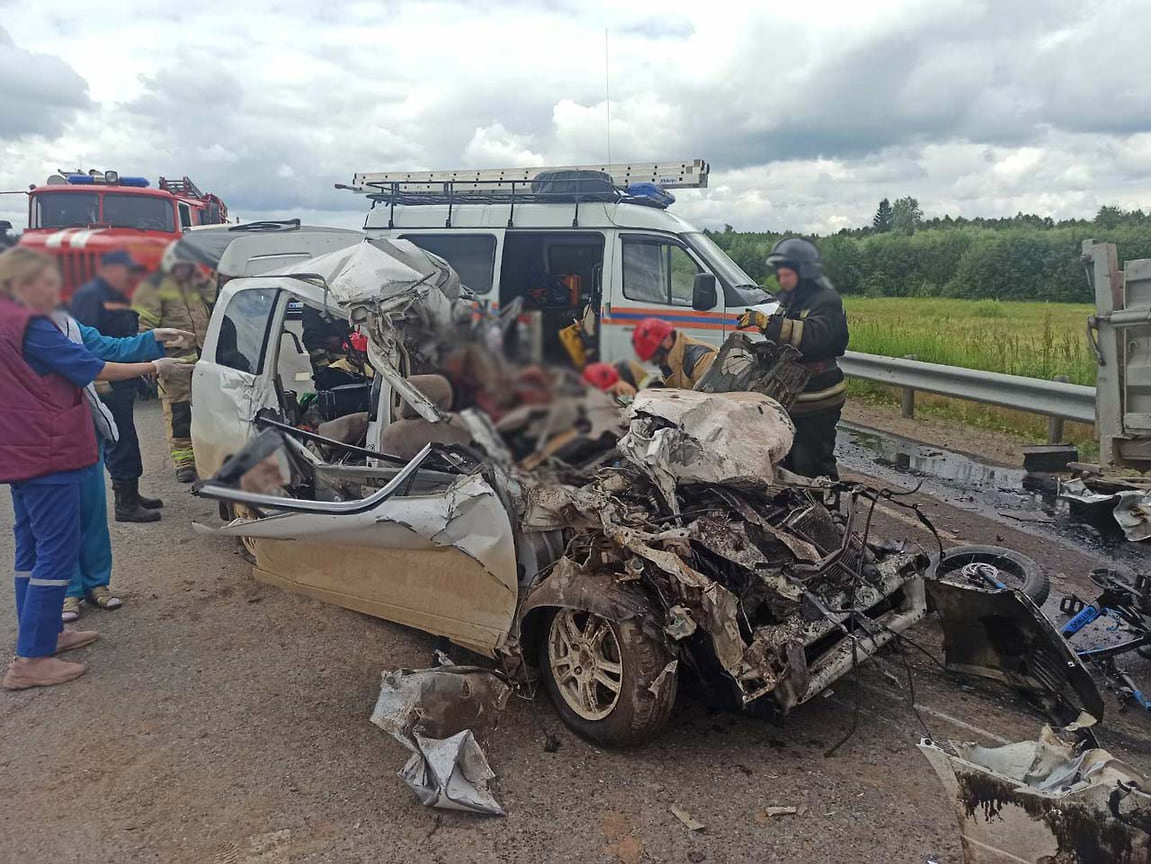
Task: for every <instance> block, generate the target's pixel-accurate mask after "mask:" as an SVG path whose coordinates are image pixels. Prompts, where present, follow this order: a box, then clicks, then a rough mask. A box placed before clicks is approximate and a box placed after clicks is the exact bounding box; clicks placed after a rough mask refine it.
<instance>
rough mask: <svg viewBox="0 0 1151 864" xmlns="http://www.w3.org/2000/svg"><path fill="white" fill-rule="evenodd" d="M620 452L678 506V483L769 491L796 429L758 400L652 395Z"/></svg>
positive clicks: (751, 396)
mask: <svg viewBox="0 0 1151 864" xmlns="http://www.w3.org/2000/svg"><path fill="white" fill-rule="evenodd" d="M626 417H627V419H628V421H629V423H630V428H629V429H628V433H627V434H626V435H625V436H624V437H623V438H622V439H621V440H620V442H619V445H618V446H619V452H620V454H621V455H622V456H624V458H626V459H628V460H629V461H630V462H632V463H633V464H634V465H636V466H637V467H638V468H639V469H640V470H642V471H643V472H644V473H645V474H647V475H648V477H649V478H650V479H651V480H652V482H654V483H655V484H656V486H658V487H659V490H660V492H662V493H663V496H664V500H666V501H668V502H672V501H674V500H675V487H676V483H677V482H689V483H690V482H695V483H718V484H725V483H726V484H732V485H737V486H739V485H750V486H755V487H765V486H770V485H771V484H772V483H773V482H774V480H775V466H776V465H778V464H779V463H780V462H781V461H782V460H783V458H784V456H786V455H787V453H788V451H789V450H790V449H791V443H792V439H793V438H794V437H795V426H794V425H793V424H792V422H791V419H790V418H789V417H788V416H787V412H786V411H784V410H783V407H782V406H781V405H780V404H779V403H778V402H776V401H775V400H774V399H771V398H770V397H768V396H764V395H762V394H760V393H722V394H716V393H697V392H695V391H693V390H671V389H667V390H664V389H658V390H647V391H644V392H642V393H640V394H639V395H638V396H636V398H635V401H634V402H633V403H632V404H631V407H630V408H629V409H628V412H627V415H626Z"/></svg>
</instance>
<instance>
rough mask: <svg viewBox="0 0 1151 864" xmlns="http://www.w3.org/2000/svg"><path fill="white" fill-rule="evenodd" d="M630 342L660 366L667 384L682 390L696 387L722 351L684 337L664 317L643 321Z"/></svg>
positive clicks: (638, 352) (638, 353)
mask: <svg viewBox="0 0 1151 864" xmlns="http://www.w3.org/2000/svg"><path fill="white" fill-rule="evenodd" d="M631 345H632V347H633V348H634V349H635V353H636V356H637V357H639V359H640V360H642V361H643V362H644V363H652V364H654V365H656V366H658V367H659V370H660V373H661V374H662V375H663V381H662V383H663V386H664V387H675V388H677V389H679V390H691V389H693V388H694V387H695V385H696V384H698V383H699V381H700V379H701V378H703V376H704V375H706V374H707V370H708V369H710V368H711V364H712V363H713V362H715V356H716V354H718V353H719V350H718V349H717V348H716V347H715V346H714V345H709V344H708V343H706V342H701V341H700V340H698V339H692V338H691V337H690V336H685V335H684V334H683V333H680V332H679V331H677V330H676V329H675V328H674V327H672V326H671V324H669V323H668V322H667V321H664V320H663V319H662V318H644V319H643V320H642V321H640V322H639V324H638V325H636V328H635V332H633V333H632V334H631ZM649 386H650V385H649Z"/></svg>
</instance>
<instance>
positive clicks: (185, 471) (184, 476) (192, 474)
mask: <svg viewBox="0 0 1151 864" xmlns="http://www.w3.org/2000/svg"><path fill="white" fill-rule="evenodd" d="M198 479H200V478H199V476H198V475H197V474H196V465H195V463H192V464H191V465H180V466H178V467H177V468H176V482H178V483H195V482H196V481H197V480H198Z"/></svg>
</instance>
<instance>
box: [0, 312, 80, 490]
mask: <svg viewBox="0 0 1151 864" xmlns="http://www.w3.org/2000/svg"><path fill="white" fill-rule="evenodd" d="M36 317H41V316H37V315H36V314H35V313H34V312H32V311H31V310H29V309H25V308H24V307H23V306H20V305H18V304H16V303H13V302H12V301H11V300H9V299H8V298H7V297H0V483H17V482H19V481H21V480H31V479H32V478H33V477H43V476H44V475H45V474H55V473H56V472H58V471H74V470H76V469H78V468H87V467H88V466H89V465H92V464H94V463H95V462H96V433H95V430H94V429H93V428H92V416H91V413H90V412H89V410H88V403H87V402H86V401H85V400H84V392H83V390H81V389H80V388H79V387H75V386H73V385H72V384H71V382H69V381H68V380H67V379H66V378H64V377H62V376H60V375H55V374H50V375H39V374H37V373H36V371H35V370H33V369H32V367H31V366H29V365H28V364H27V363H25V362H24V333H25V331H26V330H27V329H28V324H29V322H30V321H31V320H32V319H33V318H36Z"/></svg>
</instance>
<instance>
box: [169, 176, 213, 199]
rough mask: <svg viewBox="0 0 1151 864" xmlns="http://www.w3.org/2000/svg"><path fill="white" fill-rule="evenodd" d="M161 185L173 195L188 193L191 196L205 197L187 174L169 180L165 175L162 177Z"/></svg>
mask: <svg viewBox="0 0 1151 864" xmlns="http://www.w3.org/2000/svg"><path fill="white" fill-rule="evenodd" d="M159 187H160V188H161V189H162V190H164V191H165V192H170V193H171V194H173V195H186V196H188V197H189V198H203V197H204V194H203V193H202V192H201V191H200V190H199V188H197V186H196V184H195V183H193V182H192V180H191V178H189V177H188V176H187V175H185V176H184V177H182V178H180V179H179V180H167V179H165V178H163V177H161V178H160V183H159Z"/></svg>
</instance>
